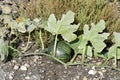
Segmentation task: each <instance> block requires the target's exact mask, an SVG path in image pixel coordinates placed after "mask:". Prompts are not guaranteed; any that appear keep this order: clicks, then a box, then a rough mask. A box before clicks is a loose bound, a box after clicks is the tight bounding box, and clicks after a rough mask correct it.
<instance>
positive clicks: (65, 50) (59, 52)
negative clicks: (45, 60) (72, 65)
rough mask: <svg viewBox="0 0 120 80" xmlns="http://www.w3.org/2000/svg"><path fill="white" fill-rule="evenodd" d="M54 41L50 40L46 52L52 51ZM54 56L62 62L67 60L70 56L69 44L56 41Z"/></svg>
mask: <svg viewBox="0 0 120 80" xmlns="http://www.w3.org/2000/svg"><path fill="white" fill-rule="evenodd" d="M53 47H54V42H52V43H51V44H50V45H49V47H48V53H50V54H51V55H53V54H52V52H53ZM55 57H56V58H58V59H59V60H61V61H63V62H65V63H66V62H68V61H69V60H70V59H71V58H72V49H71V47H70V46H69V45H67V44H66V43H65V42H64V41H58V42H57V47H56V55H55Z"/></svg>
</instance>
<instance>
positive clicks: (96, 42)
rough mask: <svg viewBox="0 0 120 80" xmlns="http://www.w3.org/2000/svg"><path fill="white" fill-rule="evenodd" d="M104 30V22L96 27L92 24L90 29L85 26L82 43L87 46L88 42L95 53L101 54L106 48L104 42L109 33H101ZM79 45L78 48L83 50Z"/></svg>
mask: <svg viewBox="0 0 120 80" xmlns="http://www.w3.org/2000/svg"><path fill="white" fill-rule="evenodd" d="M104 29H105V22H104V20H101V21H100V22H99V23H97V24H96V25H95V24H94V23H92V24H91V28H90V29H89V26H88V25H85V26H84V34H83V43H86V44H87V42H88V41H90V42H91V44H92V46H93V47H94V49H95V51H96V52H101V51H102V50H103V49H104V48H105V46H106V45H105V43H104V40H105V39H107V37H108V36H109V33H101V32H102V31H103V30H104ZM85 41H86V42H85ZM81 44H82V43H81ZM81 44H80V48H83V47H84V46H83V47H81V46H82V45H81Z"/></svg>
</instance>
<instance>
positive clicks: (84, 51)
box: [82, 46, 87, 63]
mask: <svg viewBox="0 0 120 80" xmlns="http://www.w3.org/2000/svg"><path fill="white" fill-rule="evenodd" d="M86 48H87V46H85V47H84V49H83V53H82V63H84V60H85V53H86Z"/></svg>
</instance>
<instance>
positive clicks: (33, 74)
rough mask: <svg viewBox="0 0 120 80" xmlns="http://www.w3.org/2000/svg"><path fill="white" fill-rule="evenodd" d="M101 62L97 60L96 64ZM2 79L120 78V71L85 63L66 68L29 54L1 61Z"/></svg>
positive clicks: (48, 59) (107, 79) (0, 75)
mask: <svg viewBox="0 0 120 80" xmlns="http://www.w3.org/2000/svg"><path fill="white" fill-rule="evenodd" d="M0 1H1V2H2V1H4V0H0ZM6 1H7V0H6ZM1 2H0V4H1ZM94 61H96V60H92V61H91V62H94ZM100 62H102V61H101V60H99V61H96V62H95V64H100ZM111 62H112V61H111ZM118 67H120V61H118ZM0 80H120V71H118V70H114V69H111V68H104V67H102V68H101V67H100V68H97V67H95V66H91V67H90V66H85V65H76V66H69V67H67V68H66V67H64V66H63V65H62V64H58V63H55V62H53V61H52V60H51V59H50V58H48V57H46V56H28V57H19V58H15V59H12V60H10V61H8V62H6V63H3V62H0Z"/></svg>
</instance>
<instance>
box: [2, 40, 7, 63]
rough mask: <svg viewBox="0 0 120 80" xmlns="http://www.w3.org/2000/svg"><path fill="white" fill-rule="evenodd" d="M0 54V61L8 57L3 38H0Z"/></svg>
mask: <svg viewBox="0 0 120 80" xmlns="http://www.w3.org/2000/svg"><path fill="white" fill-rule="evenodd" d="M0 56H1V58H0V59H1V61H3V60H6V58H7V57H8V47H7V44H6V43H5V41H4V40H3V38H0Z"/></svg>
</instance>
